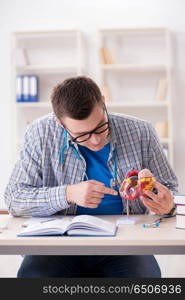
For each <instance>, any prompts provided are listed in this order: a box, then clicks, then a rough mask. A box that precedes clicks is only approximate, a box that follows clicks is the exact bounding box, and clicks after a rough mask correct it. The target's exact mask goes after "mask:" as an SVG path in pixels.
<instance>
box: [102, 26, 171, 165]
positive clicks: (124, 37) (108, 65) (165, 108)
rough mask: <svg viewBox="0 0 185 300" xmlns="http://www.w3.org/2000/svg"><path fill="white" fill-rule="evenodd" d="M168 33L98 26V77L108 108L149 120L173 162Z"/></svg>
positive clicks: (150, 29) (154, 29) (147, 29)
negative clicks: (101, 27)
mask: <svg viewBox="0 0 185 300" xmlns="http://www.w3.org/2000/svg"><path fill="white" fill-rule="evenodd" d="M171 36H172V33H171V32H170V31H169V30H168V29H166V28H135V29H134V28H132V29H126V28H125V29H123V28H121V29H101V30H99V31H98V47H99V49H98V51H99V76H98V79H99V84H100V86H101V88H102V90H103V93H104V95H105V100H106V105H107V108H108V110H109V111H114V112H119V113H124V114H128V115H133V116H135V117H138V118H141V119H145V120H148V121H150V122H151V123H152V124H153V126H154V127H155V128H156V131H157V133H158V136H159V138H160V141H161V143H162V145H163V149H164V152H165V154H166V155H167V157H168V159H169V161H170V163H171V165H173V118H172V116H173V115H172V107H173V101H172V100H173V99H172V73H173V69H172V65H173V63H172V37H171Z"/></svg>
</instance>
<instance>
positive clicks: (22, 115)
mask: <svg viewBox="0 0 185 300" xmlns="http://www.w3.org/2000/svg"><path fill="white" fill-rule="evenodd" d="M12 40H13V42H12V44H13V46H12V74H13V80H12V86H13V88H12V90H13V95H12V97H13V104H12V117H13V131H14V134H13V137H14V139H13V149H15V151H14V160H15V159H16V156H17V153H18V151H19V149H20V145H21V143H22V139H23V135H24V133H25V129H26V127H27V125H28V124H29V123H31V122H32V121H33V120H35V119H36V118H39V117H42V116H43V115H45V114H47V113H49V112H51V103H50V94H51V92H52V88H53V87H54V86H55V85H56V84H57V83H60V82H62V81H63V80H64V79H65V78H67V77H71V76H76V75H81V74H83V73H84V42H83V35H82V33H81V32H80V31H78V30H62V31H36V32H15V33H13V37H12ZM21 75H23V76H25V75H28V76H29V75H36V76H37V78H38V102H16V81H17V77H18V76H21Z"/></svg>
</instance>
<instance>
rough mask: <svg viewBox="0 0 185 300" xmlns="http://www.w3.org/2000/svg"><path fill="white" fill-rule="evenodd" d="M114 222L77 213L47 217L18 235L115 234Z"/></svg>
mask: <svg viewBox="0 0 185 300" xmlns="http://www.w3.org/2000/svg"><path fill="white" fill-rule="evenodd" d="M116 231H117V225H116V223H112V222H110V221H105V220H103V219H101V218H99V217H94V216H90V215H79V216H75V217H67V216H65V217H62V218H56V219H55V218H53V217H51V218H47V219H46V220H45V221H43V222H42V221H40V222H35V223H34V222H32V223H31V224H30V225H29V223H28V226H27V227H26V228H25V229H24V230H23V231H22V232H20V233H19V234H18V236H20V237H21V236H60V235H69V236H115V235H116Z"/></svg>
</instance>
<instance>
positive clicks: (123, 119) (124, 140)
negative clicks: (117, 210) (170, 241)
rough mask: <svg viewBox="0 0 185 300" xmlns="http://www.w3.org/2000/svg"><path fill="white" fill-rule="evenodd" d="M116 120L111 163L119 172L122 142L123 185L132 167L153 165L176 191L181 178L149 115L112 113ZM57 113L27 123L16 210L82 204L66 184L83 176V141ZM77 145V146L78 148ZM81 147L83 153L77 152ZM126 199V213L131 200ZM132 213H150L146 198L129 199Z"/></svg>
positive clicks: (12, 196) (15, 175)
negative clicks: (74, 136)
mask: <svg viewBox="0 0 185 300" xmlns="http://www.w3.org/2000/svg"><path fill="white" fill-rule="evenodd" d="M109 118H110V124H111V135H110V154H109V159H108V167H109V169H110V171H111V173H112V174H113V172H114V171H113V168H114V157H113V152H114V149H115V148H116V156H117V181H118V185H120V184H121V182H122V181H123V180H124V178H125V176H126V174H127V171H128V169H131V168H134V169H137V170H141V169H143V168H147V169H149V170H151V172H152V173H153V174H154V176H155V177H156V179H157V180H158V181H159V182H161V183H162V184H163V185H165V186H167V187H168V188H169V189H170V190H172V191H176V189H177V178H176V176H175V174H174V172H173V170H172V169H171V167H170V165H169V163H168V161H167V159H166V156H165V155H164V153H163V149H162V146H161V145H160V142H159V139H158V137H157V135H156V133H155V130H154V128H153V127H152V125H151V124H150V123H148V122H147V121H143V120H139V119H136V118H134V117H130V116H126V115H121V114H115V113H111V114H109ZM64 143H65V139H64V129H63V128H62V127H61V126H60V125H59V124H58V123H57V122H56V117H55V115H54V114H53V113H51V114H49V115H47V116H44V117H43V118H41V119H38V120H36V121H34V122H33V123H32V124H31V125H30V126H29V127H28V129H27V131H26V134H25V139H24V144H23V147H22V150H21V152H20V157H19V160H18V161H17V163H16V165H15V167H14V170H13V172H12V175H11V178H10V181H9V183H8V185H7V187H6V190H5V202H6V204H7V206H8V209H9V212H10V213H11V214H12V215H14V216H48V215H51V214H55V213H61V214H75V213H76V208H77V206H76V204H70V205H69V204H68V202H67V200H66V186H67V185H68V184H75V183H79V182H82V181H83V180H84V178H85V173H86V162H85V159H84V158H83V157H82V155H81V154H80V153H79V149H78V145H77V144H75V143H73V142H72V141H71V138H70V136H69V135H67V143H66V147H65V151H64V152H63V155H64V156H63V163H61V160H60V156H61V149H62V147H64ZM72 146H73V149H72ZM74 147H75V149H76V150H77V151H78V152H77V153H79V155H75V151H73V150H74ZM79 158H80V159H79ZM124 202H125V200H124V199H123V207H124V210H123V213H125V210H126V205H125V203H124ZM129 210H130V213H132V214H142V213H147V212H148V211H147V209H146V208H145V206H144V205H143V203H142V201H141V200H140V199H136V200H132V201H129Z"/></svg>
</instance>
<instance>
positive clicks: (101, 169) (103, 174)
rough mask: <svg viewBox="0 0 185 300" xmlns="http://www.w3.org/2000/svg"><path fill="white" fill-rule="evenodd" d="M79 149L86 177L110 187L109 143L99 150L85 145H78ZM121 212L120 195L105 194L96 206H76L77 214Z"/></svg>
mask: <svg viewBox="0 0 185 300" xmlns="http://www.w3.org/2000/svg"><path fill="white" fill-rule="evenodd" d="M79 150H80V152H81V154H82V155H83V157H84V159H85V161H86V165H87V169H86V174H87V177H88V179H89V180H90V179H94V180H97V181H100V182H103V183H104V184H105V186H106V187H110V180H111V179H112V178H113V176H112V174H111V172H110V170H109V168H108V166H107V162H108V157H109V152H110V144H106V145H105V146H104V148H102V149H101V150H99V151H92V150H90V149H88V148H87V147H84V146H81V145H79ZM122 212H123V204H122V199H121V197H120V195H119V194H118V195H117V196H113V195H108V194H105V196H104V198H102V201H101V203H100V204H99V205H98V207H97V208H85V207H82V206H77V212H76V214H77V215H81V214H89V215H117V214H118V215H119V214H122Z"/></svg>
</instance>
